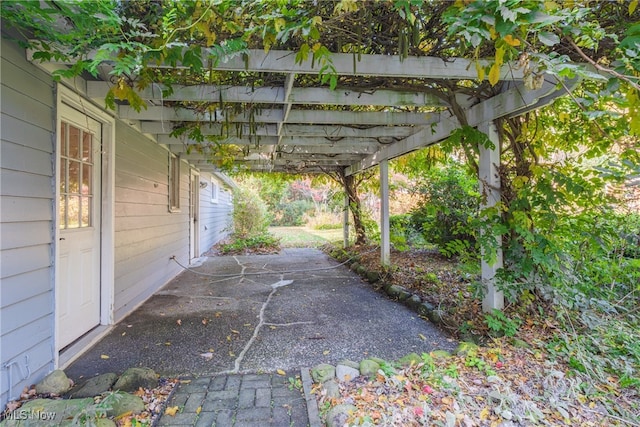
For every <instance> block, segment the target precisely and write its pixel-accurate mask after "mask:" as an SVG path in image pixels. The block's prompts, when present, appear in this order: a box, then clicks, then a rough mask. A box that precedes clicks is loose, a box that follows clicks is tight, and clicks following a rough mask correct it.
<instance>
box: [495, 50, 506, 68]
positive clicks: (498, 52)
mask: <svg viewBox="0 0 640 427" xmlns="http://www.w3.org/2000/svg"><path fill="white" fill-rule="evenodd" d="M504 53H505V48H504V46H502V47H499V48H497V49H496V64H498V67H500V66H501V65H502V64H503V63H504Z"/></svg>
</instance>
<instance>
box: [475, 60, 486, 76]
mask: <svg viewBox="0 0 640 427" xmlns="http://www.w3.org/2000/svg"><path fill="white" fill-rule="evenodd" d="M476 72H477V73H478V80H480V81H483V80H484V67H483V66H482V65H481V64H480V61H476Z"/></svg>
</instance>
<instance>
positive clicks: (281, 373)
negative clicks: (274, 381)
mask: <svg viewBox="0 0 640 427" xmlns="http://www.w3.org/2000/svg"><path fill="white" fill-rule="evenodd" d="M276 372H277V373H278V375H282V376H283V377H284V376H285V375H287V373H286V372H285V371H283V370H282V369H278V370H277V371H276Z"/></svg>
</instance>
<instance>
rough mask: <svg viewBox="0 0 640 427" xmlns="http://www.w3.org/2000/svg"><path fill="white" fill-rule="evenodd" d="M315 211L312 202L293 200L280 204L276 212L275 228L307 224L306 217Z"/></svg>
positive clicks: (273, 223)
mask: <svg viewBox="0 0 640 427" xmlns="http://www.w3.org/2000/svg"><path fill="white" fill-rule="evenodd" d="M311 211H313V202H311V201H310V200H292V201H289V202H287V203H282V202H281V203H280V204H279V209H278V211H277V212H276V214H277V215H275V219H274V221H273V222H272V223H271V224H272V225H274V226H299V225H303V224H304V223H305V215H306V214H307V213H309V212H311Z"/></svg>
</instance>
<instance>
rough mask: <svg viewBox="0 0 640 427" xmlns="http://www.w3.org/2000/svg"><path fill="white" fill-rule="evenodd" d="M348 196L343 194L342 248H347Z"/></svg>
mask: <svg viewBox="0 0 640 427" xmlns="http://www.w3.org/2000/svg"><path fill="white" fill-rule="evenodd" d="M349 212H350V210H349V194H347V191H346V188H345V192H344V214H343V215H342V246H343V247H344V248H348V247H349Z"/></svg>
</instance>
